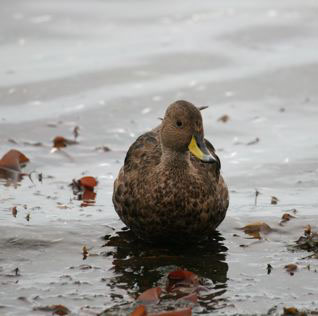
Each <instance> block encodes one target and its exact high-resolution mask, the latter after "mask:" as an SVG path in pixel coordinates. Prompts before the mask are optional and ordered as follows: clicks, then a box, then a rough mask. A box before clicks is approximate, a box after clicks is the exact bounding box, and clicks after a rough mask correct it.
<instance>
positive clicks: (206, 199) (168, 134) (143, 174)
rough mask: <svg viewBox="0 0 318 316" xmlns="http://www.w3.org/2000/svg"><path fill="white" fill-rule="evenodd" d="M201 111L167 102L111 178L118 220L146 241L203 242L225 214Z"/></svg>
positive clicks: (224, 192)
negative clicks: (153, 123) (113, 177)
mask: <svg viewBox="0 0 318 316" xmlns="http://www.w3.org/2000/svg"><path fill="white" fill-rule="evenodd" d="M220 171H221V162H220V159H219V157H218V156H217V154H216V151H215V149H214V147H213V145H212V144H211V143H210V142H209V141H208V140H207V139H205V138H204V129H203V121H202V115H201V109H200V108H198V107H196V106H195V105H193V104H192V103H190V102H188V101H185V100H178V101H176V102H174V103H172V104H170V105H169V106H168V107H167V109H166V111H165V115H164V117H163V119H161V124H160V125H159V126H157V127H155V128H154V129H152V130H151V131H148V132H146V133H144V134H142V135H141V136H139V137H138V138H137V139H136V141H135V142H134V143H133V144H132V145H131V146H130V148H129V149H128V151H127V154H126V157H125V160H124V165H123V166H122V167H121V169H120V170H119V173H118V176H117V178H116V179H115V181H114V186H113V196H112V201H113V204H114V208H115V211H116V212H117V214H118V216H119V218H120V219H121V220H122V222H123V223H124V224H125V225H126V226H127V227H128V228H129V229H130V230H131V231H132V232H133V234H134V235H135V236H136V237H137V238H138V239H142V240H144V241H146V242H150V243H174V244H175V243H177V244H178V243H195V242H199V241H202V240H206V239H208V238H209V236H211V234H213V232H214V231H215V229H216V228H217V227H218V226H219V224H220V223H221V222H222V221H223V219H224V218H225V215H226V212H227V209H228V206H229V192H228V187H227V185H226V183H225V181H224V179H223V177H222V175H221V172H220Z"/></svg>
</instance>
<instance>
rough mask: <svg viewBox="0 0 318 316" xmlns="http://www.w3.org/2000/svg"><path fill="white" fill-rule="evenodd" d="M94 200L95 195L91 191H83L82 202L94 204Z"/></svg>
mask: <svg viewBox="0 0 318 316" xmlns="http://www.w3.org/2000/svg"><path fill="white" fill-rule="evenodd" d="M95 199H96V193H95V192H94V191H91V190H85V191H84V193H83V195H82V200H83V201H84V202H91V203H92V202H94V201H95Z"/></svg>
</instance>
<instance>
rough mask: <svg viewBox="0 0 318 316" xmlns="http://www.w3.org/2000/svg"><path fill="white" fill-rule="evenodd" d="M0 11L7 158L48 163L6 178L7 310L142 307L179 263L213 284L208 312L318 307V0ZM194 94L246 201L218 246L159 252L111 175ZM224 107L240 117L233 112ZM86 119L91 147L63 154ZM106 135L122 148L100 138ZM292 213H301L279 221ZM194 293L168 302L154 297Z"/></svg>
mask: <svg viewBox="0 0 318 316" xmlns="http://www.w3.org/2000/svg"><path fill="white" fill-rule="evenodd" d="M0 7H1V10H0V21H1V28H0V45H1V50H0V60H1V65H2V66H1V69H0V121H1V134H0V144H1V146H0V147H1V149H0V155H3V154H4V153H6V152H7V151H8V150H10V149H12V148H16V149H18V150H20V151H22V152H23V153H24V154H26V155H27V156H28V157H29V158H30V160H31V162H30V164H28V166H27V168H26V169H25V170H26V172H33V173H32V180H33V182H31V181H30V179H29V178H28V177H24V178H23V179H22V180H21V181H20V182H18V183H17V184H16V185H14V184H12V183H9V182H10V181H9V182H8V181H7V180H6V179H0V202H1V208H0V210H1V212H0V229H1V235H0V284H1V287H0V314H1V315H2V314H3V315H36V314H38V315H44V314H50V312H44V311H41V310H38V309H39V308H41V307H45V306H47V305H52V304H64V305H65V306H67V307H68V308H69V309H70V310H71V311H72V313H73V314H74V315H96V314H97V313H100V312H102V311H105V310H106V311H105V313H104V314H105V315H127V314H129V312H130V311H132V309H133V308H134V306H135V298H136V296H137V295H138V294H139V293H140V292H142V291H143V290H145V289H147V288H150V287H152V286H158V285H159V286H162V287H164V284H165V282H166V277H167V273H168V272H170V271H172V270H173V269H175V268H176V267H183V268H187V269H189V270H191V271H193V272H195V273H196V274H198V275H199V277H200V278H201V281H202V283H203V285H204V287H205V288H206V291H205V292H202V293H200V299H199V303H198V304H196V305H194V306H193V314H194V315H199V314H203V315H209V314H212V313H213V315H234V314H242V315H252V314H253V315H254V314H256V315H261V314H266V313H267V314H271V315H276V314H277V315H278V314H280V313H282V310H283V307H288V306H295V307H297V308H299V309H304V310H318V303H317V295H318V290H317V285H316V284H317V272H316V271H317V268H318V262H317V259H302V258H304V257H306V256H308V255H309V254H310V253H308V252H305V251H295V252H292V251H290V250H289V247H288V246H289V245H291V244H294V243H295V240H297V239H298V238H299V236H301V235H302V234H303V230H304V227H305V226H306V225H307V224H310V225H311V226H312V229H313V230H314V231H317V230H318V227H317V226H318V225H317V218H318V217H317V209H318V201H317V185H318V180H317V179H318V177H317V175H318V162H317V154H318V143H317V137H316V135H317V119H318V107H317V102H318V101H317V100H318V91H317V85H316V82H317V73H318V72H317V70H318V56H317V54H316V52H317V48H318V41H317V27H318V22H317V19H316V16H317V10H318V5H317V3H316V2H315V1H306V2H305V3H301V2H299V1H280V2H279V3H277V2H276V1H262V0H260V1H257V2H255V1H252V0H250V1H247V0H245V1H240V2H237V1H227V2H226V3H223V2H222V3H221V2H217V1H207V0H205V1H200V3H198V2H195V1H194V0H191V1H186V2H184V1H181V0H180V1H176V0H174V1H169V2H168V1H161V2H160V4H159V3H155V2H145V1H140V0H139V1H131V2H129V4H128V3H126V2H124V1H97V0H94V1H90V2H87V1H84V0H81V1H78V0H77V1H72V0H69V1H59V2H53V1H48V0H45V1H43V0H42V1H34V0H33V1H28V2H25V1H22V0H14V1H3V2H1V4H0ZM180 98H182V99H186V100H189V101H191V102H193V103H195V104H197V105H209V108H208V109H206V110H205V111H204V112H203V119H204V124H205V133H206V137H207V138H208V139H210V140H211V141H212V143H213V144H214V145H215V147H216V148H217V150H218V154H219V156H220V158H221V161H222V170H223V175H224V177H225V179H226V181H227V183H228V185H229V188H230V191H231V204H230V208H229V211H228V215H227V217H226V219H225V220H224V222H223V223H222V224H221V225H220V227H219V228H218V232H217V233H216V235H215V236H213V237H214V238H213V239H212V240H211V241H210V242H209V243H208V244H206V245H200V246H197V247H187V246H186V245H185V248H184V249H180V248H179V249H174V248H171V249H168V248H166V247H150V246H149V245H145V244H142V243H140V242H138V241H136V240H134V238H133V236H131V235H130V234H129V233H128V232H126V231H122V228H123V227H124V226H123V224H122V223H121V222H120V221H119V219H118V217H117V215H116V213H115V211H114V208H113V205H112V202H111V195H112V184H113V180H114V178H115V177H116V175H117V172H118V170H119V168H120V166H121V165H122V163H123V160H124V157H125V152H126V150H127V148H128V146H129V144H130V143H131V142H132V141H133V140H134V139H135V138H136V137H137V136H138V135H139V134H140V133H142V132H144V131H146V130H149V129H150V128H152V127H154V126H155V125H157V124H158V123H159V121H158V119H157V118H158V117H162V116H163V114H164V110H165V107H166V106H167V105H168V104H169V103H171V102H173V101H174V100H176V99H180ZM224 114H227V115H228V116H229V117H230V119H229V121H228V122H226V123H222V122H220V121H218V118H219V117H221V116H222V115H224ZM75 126H79V127H80V136H79V144H78V145H74V146H69V147H67V148H65V149H64V151H63V152H57V153H53V154H50V150H51V146H52V143H51V140H52V139H53V138H54V137H55V136H58V135H63V136H65V137H67V138H72V130H73V128H74V127H75ZM256 139H258V140H259V141H257V140H256ZM13 141H14V142H16V143H15V144H14V143H13ZM35 142H40V143H41V145H40V146H34V145H32V144H34V143H35ZM248 144H250V145H248ZM103 145H106V146H108V147H110V148H111V151H109V152H103V151H101V150H96V149H95V148H96V147H99V146H103ZM39 173H42V174H43V181H42V182H40V181H38V177H37V175H38V174H39ZM83 175H91V176H95V177H97V178H98V181H99V183H98V186H97V198H96V204H95V205H93V206H89V207H81V203H82V202H81V201H78V200H77V199H76V198H75V197H74V195H73V193H72V190H71V188H70V187H69V186H68V185H69V184H70V183H71V181H72V179H74V178H76V179H78V178H80V177H81V176H83ZM256 189H257V190H258V191H259V192H260V195H259V196H258V201H257V205H256V206H255V203H254V200H255V190H256ZM271 196H276V197H278V199H279V202H278V204H277V205H272V204H271V203H270V202H271ZM13 206H17V210H18V213H17V216H16V217H14V216H13V215H12V211H11V208H12V207H13ZM291 209H296V210H297V213H296V214H294V215H295V216H296V218H294V219H292V220H290V221H289V222H287V223H285V224H284V225H283V226H280V225H279V222H280V220H281V216H282V214H283V213H284V212H285V211H286V210H291ZM28 214H29V215H30V218H29V221H27V219H26V216H27V215H28ZM255 221H265V222H266V223H267V224H269V225H270V226H271V227H272V228H273V229H275V231H274V232H273V233H271V234H268V235H266V236H264V238H263V239H262V240H255V239H249V236H248V235H245V234H244V233H243V232H242V231H241V230H238V228H239V227H242V226H244V225H246V224H249V223H252V222H255ZM84 245H86V246H87V248H88V250H89V254H90V256H89V257H88V258H87V259H86V260H83V255H82V248H83V246H84ZM289 263H297V264H298V267H299V268H298V271H297V272H296V273H295V274H294V275H293V276H291V275H290V274H288V273H286V272H285V270H284V266H285V265H286V264H289ZM267 264H270V265H271V266H272V267H273V270H272V272H271V273H270V274H267V269H266V267H267ZM308 265H310V269H308ZM16 268H18V269H19V270H18V273H16V270H15V269H16ZM180 304H181V303H180V302H179V303H176V302H175V301H172V300H169V299H167V300H163V302H162V304H160V305H159V306H155V307H153V308H154V309H160V308H163V309H167V308H169V307H176V306H179V305H180ZM181 305H182V304H181ZM181 305H180V306H181ZM160 306H161V307H160Z"/></svg>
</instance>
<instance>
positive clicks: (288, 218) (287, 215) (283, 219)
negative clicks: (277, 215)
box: [280, 213, 295, 224]
mask: <svg viewBox="0 0 318 316" xmlns="http://www.w3.org/2000/svg"><path fill="white" fill-rule="evenodd" d="M292 218H295V216H293V215H291V214H289V213H284V214H283V216H282V220H281V222H280V224H282V223H286V222H288V221H289V220H290V219H292Z"/></svg>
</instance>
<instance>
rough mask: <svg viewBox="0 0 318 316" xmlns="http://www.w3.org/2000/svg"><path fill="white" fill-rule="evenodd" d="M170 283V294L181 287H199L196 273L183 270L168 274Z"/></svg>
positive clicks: (168, 288) (168, 289)
mask: <svg viewBox="0 0 318 316" xmlns="http://www.w3.org/2000/svg"><path fill="white" fill-rule="evenodd" d="M168 281H169V282H168V285H167V291H168V292H171V291H174V290H175V289H177V288H180V287H194V286H198V285H199V278H198V276H197V275H196V274H195V273H193V272H191V271H187V270H182V269H177V270H175V271H173V272H170V273H169V274H168Z"/></svg>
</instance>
